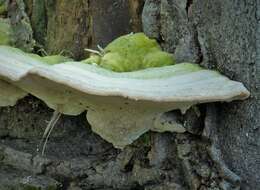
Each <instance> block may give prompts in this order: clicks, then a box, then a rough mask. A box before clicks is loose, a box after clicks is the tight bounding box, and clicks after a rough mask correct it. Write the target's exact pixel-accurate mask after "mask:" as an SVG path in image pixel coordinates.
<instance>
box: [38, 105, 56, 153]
mask: <svg viewBox="0 0 260 190" xmlns="http://www.w3.org/2000/svg"><path fill="white" fill-rule="evenodd" d="M60 116H61V113H60V112H58V111H56V110H55V111H54V113H53V115H52V117H51V120H50V122H49V123H48V125H47V127H46V129H45V131H44V133H43V136H42V140H41V143H40V146H41V145H42V143H43V141H44V139H45V142H44V145H43V147H42V156H43V155H44V152H45V149H46V145H47V142H48V139H49V136H50V134H51V132H52V130H53V128H54V127H55V125H56V123H57V122H58V120H59V118H60Z"/></svg>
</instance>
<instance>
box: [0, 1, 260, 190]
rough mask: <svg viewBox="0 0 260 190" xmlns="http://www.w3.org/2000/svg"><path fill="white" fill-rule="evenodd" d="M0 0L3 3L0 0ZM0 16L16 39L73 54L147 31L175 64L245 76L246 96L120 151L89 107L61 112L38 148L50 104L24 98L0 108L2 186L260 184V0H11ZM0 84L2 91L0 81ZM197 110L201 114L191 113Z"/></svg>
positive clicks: (90, 189)
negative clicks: (94, 124) (91, 120)
mask: <svg viewBox="0 0 260 190" xmlns="http://www.w3.org/2000/svg"><path fill="white" fill-rule="evenodd" d="M0 2H1V1H0ZM6 3H7V4H8V6H7V7H8V10H7V11H5V12H3V13H1V16H0V17H1V18H5V19H10V21H11V24H12V27H13V29H14V30H15V31H16V32H17V35H16V37H17V38H16V39H15V45H16V46H17V47H19V48H22V49H24V50H26V51H34V52H36V53H39V54H54V53H62V54H65V55H68V56H71V57H73V58H74V59H77V60H80V59H83V58H85V57H86V56H88V55H87V54H86V52H85V51H84V48H85V47H89V48H93V49H95V48H96V46H97V45H100V46H102V47H104V46H105V45H106V44H107V43H109V42H110V41H112V40H113V39H114V38H116V37H118V36H120V35H123V34H126V33H130V32H139V31H144V32H145V33H146V34H147V35H148V36H150V37H153V38H156V39H157V41H158V42H159V43H160V44H161V46H162V47H163V49H164V50H166V51H168V52H172V53H174V54H175V56H176V59H177V61H178V62H183V61H188V62H193V63H197V64H201V65H203V66H205V67H208V68H210V69H217V70H219V71H220V72H221V73H223V74H225V75H227V76H228V77H230V78H232V79H234V80H238V81H241V82H243V83H244V84H245V85H246V87H247V88H248V89H249V90H250V92H251V97H250V98H249V99H248V100H246V101H243V102H241V101H237V102H233V103H218V104H207V105H201V106H199V107H198V108H196V109H190V110H188V112H187V113H186V114H185V115H181V114H180V113H179V112H178V111H175V112H174V114H175V115H176V116H177V117H178V118H179V121H180V122H182V123H183V125H184V126H185V128H186V129H187V131H188V132H186V133H184V134H175V133H163V134H160V133H151V132H149V133H146V134H145V135H143V136H142V137H141V138H140V139H139V140H137V141H136V142H135V143H134V144H132V145H130V146H128V147H126V148H125V149H124V150H117V149H115V148H113V146H112V145H111V144H109V143H108V142H106V141H104V140H103V139H102V138H100V137H99V136H98V135H97V134H95V133H93V132H92V131H91V127H90V126H89V124H88V123H87V122H86V118H85V116H86V113H82V114H81V115H80V116H77V117H69V116H62V117H61V119H60V120H59V122H58V123H57V126H56V128H55V129H54V131H53V132H52V135H51V138H50V140H49V142H48V145H47V150H46V152H45V155H44V156H41V155H40V153H39V151H38V149H39V145H40V141H41V136H42V134H43V131H44V129H45V127H46V126H47V122H48V121H49V120H50V118H51V115H52V112H53V110H50V109H49V108H48V107H47V106H46V105H45V104H44V103H43V102H41V101H40V100H38V99H36V98H34V97H31V96H28V97H26V98H24V99H23V100H20V101H19V102H18V103H17V105H16V106H14V107H8V108H1V109H0V139H1V142H0V168H1V169H0V189H1V190H2V189H3V190H9V189H21V190H26V189H42V190H51V189H52V190H55V189H63V190H85V189H86V190H94V189H98V190H102V189H104V190H110V189H111V190H112V189H113V190H115V189H120V190H123V189H125V190H238V189H242V190H256V189H258V188H259V187H260V173H259V171H260V163H259V158H260V140H259V135H260V132H259V127H260V121H259V118H260V117H259V112H260V109H259V103H260V102H259V73H258V69H259V65H260V45H259V44H260V1H259V0H254V1H253V0H252V1H251V0H248V1H240V0H146V1H144V0H106V1H104V0H78V1H76V0H70V1H68V0H59V1H58V0H24V1H22V0H9V1H6ZM1 90H3V89H1ZM198 113H199V114H198Z"/></svg>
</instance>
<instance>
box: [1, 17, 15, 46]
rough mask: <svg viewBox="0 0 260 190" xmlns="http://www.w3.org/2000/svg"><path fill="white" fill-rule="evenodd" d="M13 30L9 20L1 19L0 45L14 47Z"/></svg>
mask: <svg viewBox="0 0 260 190" xmlns="http://www.w3.org/2000/svg"><path fill="white" fill-rule="evenodd" d="M12 43H13V39H12V29H11V26H10V23H9V21H8V20H7V19H1V18H0V45H12Z"/></svg>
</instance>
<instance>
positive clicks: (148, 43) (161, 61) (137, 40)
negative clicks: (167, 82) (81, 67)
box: [83, 33, 175, 72]
mask: <svg viewBox="0 0 260 190" xmlns="http://www.w3.org/2000/svg"><path fill="white" fill-rule="evenodd" d="M102 53H103V55H92V56H90V58H89V59H87V60H84V61H83V62H84V63H92V64H98V65H99V66H101V67H103V68H105V69H108V70H112V71H115V72H130V71H137V70H142V69H146V68H151V67H162V66H167V65H173V64H175V59H174V56H173V55H172V54H170V53H167V52H164V51H162V50H161V48H160V46H159V44H158V43H157V42H156V40H154V39H150V38H148V37H147V36H146V35H145V34H143V33H136V34H128V35H124V36H121V37H119V38H117V39H115V40H114V41H113V42H111V43H110V44H108V46H107V47H106V48H105V49H104V52H102Z"/></svg>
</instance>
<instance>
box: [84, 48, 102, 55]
mask: <svg viewBox="0 0 260 190" xmlns="http://www.w3.org/2000/svg"><path fill="white" fill-rule="evenodd" d="M84 50H85V51H88V52H90V53H94V54H98V55H100V56H103V55H102V53H100V52H99V51H97V50H93V49H88V48H85V49H84Z"/></svg>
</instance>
